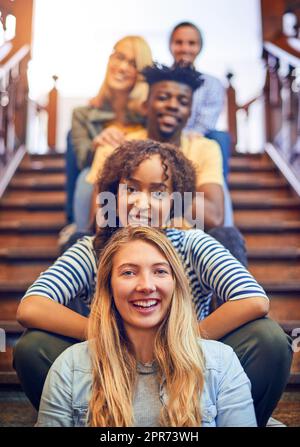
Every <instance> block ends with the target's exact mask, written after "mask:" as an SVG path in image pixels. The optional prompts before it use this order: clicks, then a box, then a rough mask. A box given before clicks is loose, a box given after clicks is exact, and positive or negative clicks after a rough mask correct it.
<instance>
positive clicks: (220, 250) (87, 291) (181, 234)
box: [23, 229, 267, 320]
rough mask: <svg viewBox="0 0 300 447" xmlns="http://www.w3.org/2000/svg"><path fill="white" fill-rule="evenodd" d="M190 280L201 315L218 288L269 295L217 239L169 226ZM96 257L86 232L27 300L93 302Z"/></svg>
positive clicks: (232, 294)
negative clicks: (32, 297)
mask: <svg viewBox="0 0 300 447" xmlns="http://www.w3.org/2000/svg"><path fill="white" fill-rule="evenodd" d="M165 233H166V235H167V237H168V239H169V240H170V242H171V243H172V245H173V246H174V248H175V249H176V251H177V253H178V254H179V257H180V259H181V261H182V264H183V266H184V269H185V271H186V274H187V277H188V279H189V283H190V288H191V294H192V300H193V303H194V306H195V310H196V313H197V318H198V320H201V319H203V318H205V317H206V316H207V315H208V314H209V311H210V302H211V298H212V295H213V293H215V294H216V295H217V296H218V297H219V298H220V299H221V300H222V301H223V302H226V301H228V300H239V299H243V298H249V297H264V298H266V299H267V296H266V294H265V292H264V290H263V289H262V288H261V287H260V286H259V285H258V284H257V282H256V281H255V279H254V278H253V277H252V276H251V274H250V273H249V272H248V271H247V270H246V269H245V268H244V267H243V266H242V265H241V264H240V263H239V262H238V261H237V260H236V259H235V258H234V257H233V256H232V255H231V254H230V252H229V251H228V250H226V249H225V248H224V247H223V246H222V245H221V244H220V243H219V242H218V241H216V240H215V239H214V238H212V237H211V236H209V235H207V234H205V233H204V232H203V231H202V230H188V231H183V230H178V229H167V230H166V231H165ZM96 273H97V258H96V253H95V251H94V249H93V237H87V236H86V237H84V238H82V239H80V240H79V241H78V242H77V243H76V244H74V245H73V246H72V247H71V248H69V249H68V250H67V251H66V252H65V253H64V254H63V255H62V256H61V257H60V258H58V259H57V261H56V262H55V263H54V264H53V265H52V266H51V267H49V269H48V270H46V271H45V272H43V273H41V275H40V276H39V278H38V279H37V280H36V281H35V282H34V284H33V285H32V286H31V287H29V289H28V290H27V292H26V294H25V295H24V297H23V299H24V298H26V297H28V296H30V295H40V296H44V297H47V298H50V299H52V300H54V301H56V302H58V303H60V304H63V305H67V304H68V303H69V302H70V301H71V300H74V299H76V298H79V297H80V298H81V299H82V300H83V301H84V302H86V303H87V304H90V303H91V301H92V299H93V295H94V292H95V282H96Z"/></svg>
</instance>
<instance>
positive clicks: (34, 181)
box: [9, 174, 66, 191]
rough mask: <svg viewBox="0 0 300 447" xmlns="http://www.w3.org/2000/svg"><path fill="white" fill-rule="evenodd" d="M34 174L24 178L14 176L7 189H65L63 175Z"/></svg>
mask: <svg viewBox="0 0 300 447" xmlns="http://www.w3.org/2000/svg"><path fill="white" fill-rule="evenodd" d="M38 177H39V178H37V175H35V176H34V177H32V175H30V177H28V178H26V177H25V178H24V176H20V177H18V176H16V177H15V178H14V179H13V180H12V181H11V182H10V184H9V191H19V190H21V191H64V190H65V183H66V180H65V175H63V174H60V175H52V178H49V177H50V176H49V175H47V176H44V175H43V176H42V178H40V177H41V176H40V175H39V176H38Z"/></svg>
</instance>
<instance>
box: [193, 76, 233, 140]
mask: <svg viewBox="0 0 300 447" xmlns="http://www.w3.org/2000/svg"><path fill="white" fill-rule="evenodd" d="M202 77H203V79H204V83H203V84H202V85H201V87H199V88H198V89H197V90H196V91H195V92H194V94H193V104H192V112H191V116H190V118H189V120H188V122H187V125H186V127H185V128H184V130H186V131H191V130H193V131H195V132H199V133H201V134H202V135H205V134H206V133H207V132H209V131H210V130H213V129H214V128H215V126H216V123H217V120H218V118H219V116H220V113H221V112H222V109H223V105H224V97H225V91H224V87H223V85H222V83H221V82H220V81H219V79H217V78H215V77H214V76H210V75H208V74H205V73H202Z"/></svg>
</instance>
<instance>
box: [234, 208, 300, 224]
mask: <svg viewBox="0 0 300 447" xmlns="http://www.w3.org/2000/svg"><path fill="white" fill-rule="evenodd" d="M233 215H234V222H235V224H236V225H237V226H238V227H239V226H240V225H242V224H243V223H245V224H247V223H248V222H249V221H250V220H254V219H257V222H259V224H260V225H269V223H270V222H273V221H280V222H282V221H295V220H298V219H299V220H300V210H298V209H236V210H234V214H233Z"/></svg>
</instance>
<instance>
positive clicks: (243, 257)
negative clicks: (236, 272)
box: [207, 227, 248, 268]
mask: <svg viewBox="0 0 300 447" xmlns="http://www.w3.org/2000/svg"><path fill="white" fill-rule="evenodd" d="M207 234H209V235H210V236H212V237H214V238H215V239H216V240H217V241H219V242H220V243H221V244H222V245H223V246H224V247H225V248H227V250H229V251H230V253H231V254H232V255H233V256H234V257H235V258H236V259H237V260H238V261H239V262H240V263H241V264H242V265H243V266H244V267H246V268H247V265H248V260H247V251H246V246H245V241H244V238H243V236H242V234H241V233H240V231H239V230H238V229H237V228H236V227H215V228H212V229H211V230H209V231H207Z"/></svg>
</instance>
